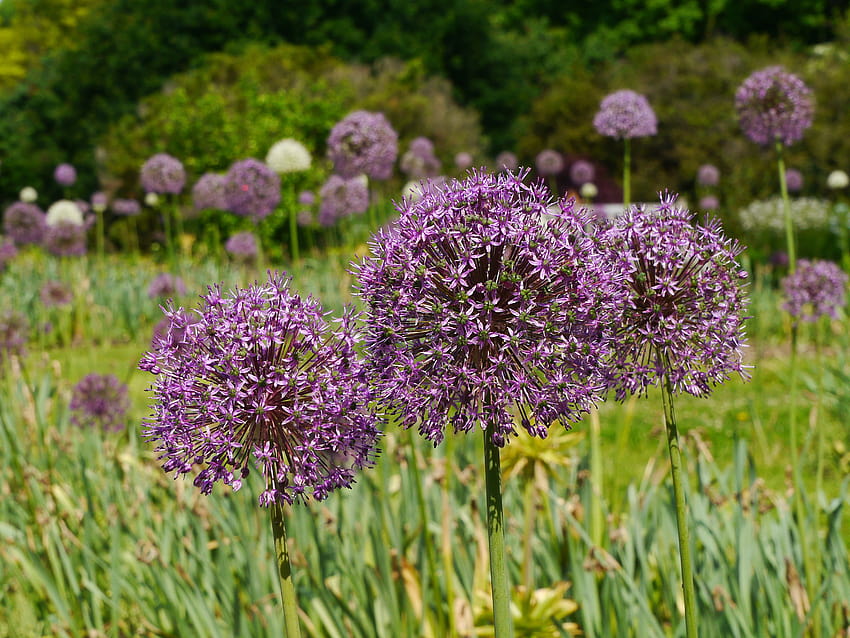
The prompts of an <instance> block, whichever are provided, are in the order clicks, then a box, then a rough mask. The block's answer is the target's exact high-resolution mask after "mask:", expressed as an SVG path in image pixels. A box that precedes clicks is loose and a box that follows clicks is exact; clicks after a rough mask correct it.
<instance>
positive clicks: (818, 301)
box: [782, 259, 847, 321]
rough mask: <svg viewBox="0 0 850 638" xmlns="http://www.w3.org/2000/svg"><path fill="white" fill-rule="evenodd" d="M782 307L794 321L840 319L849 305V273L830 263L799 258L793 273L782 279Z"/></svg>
mask: <svg viewBox="0 0 850 638" xmlns="http://www.w3.org/2000/svg"><path fill="white" fill-rule="evenodd" d="M782 289H783V290H784V291H785V297H786V301H785V303H784V304H783V306H782V307H783V308H784V309H785V310H787V311H788V313H789V314H790V315H791V316H792V317H794V318H795V319H801V320H803V321H817V320H818V319H820V318H821V317H824V316H829V317H832V318H833V319H837V318H838V310H839V309H840V308H843V307H844V306H846V305H847V296H846V295H847V274H846V273H845V272H844V271H843V270H841V268H840V267H839V266H838V264H835V263H833V262H831V261H824V260H821V259H815V260H813V261H809V260H808V259H800V260H799V261H797V269H796V270H795V271H794V273H793V274H790V275H788V276H787V277H785V278H784V279H783V280H782Z"/></svg>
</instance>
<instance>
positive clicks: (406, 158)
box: [401, 137, 441, 179]
mask: <svg viewBox="0 0 850 638" xmlns="http://www.w3.org/2000/svg"><path fill="white" fill-rule="evenodd" d="M440 167H441V164H440V160H439V159H437V156H436V155H435V154H434V143H433V142H432V141H431V140H429V139H428V138H427V137H417V138H415V139H413V140H412V141H411V142H410V148H409V149H408V151H407V152H406V153H405V154H404V155H402V156H401V170H402V172H403V173H404V174H405V175H407V176H408V177H409V178H411V179H422V178H425V177H435V176H437V175H438V174H439V173H440Z"/></svg>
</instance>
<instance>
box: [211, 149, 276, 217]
mask: <svg viewBox="0 0 850 638" xmlns="http://www.w3.org/2000/svg"><path fill="white" fill-rule="evenodd" d="M224 203H225V207H226V208H227V210H229V211H231V212H232V213H236V214H237V215H239V216H241V217H250V218H251V219H252V220H253V221H254V222H255V223H256V222H259V221H261V220H262V219H265V218H266V217H268V216H269V215H271V213H272V211H273V210H274V209H275V208H276V207H277V205H278V204H279V203H280V175H278V174H277V173H275V172H274V171H273V170H272V169H270V168H269V167H268V166H266V165H265V164H263V163H262V162H261V161H259V160H256V159H254V158H251V157H249V158H248V159H244V160H240V161H238V162H235V163H234V164H232V165H231V167H230V169H229V170H228V171H227V175H225V182H224Z"/></svg>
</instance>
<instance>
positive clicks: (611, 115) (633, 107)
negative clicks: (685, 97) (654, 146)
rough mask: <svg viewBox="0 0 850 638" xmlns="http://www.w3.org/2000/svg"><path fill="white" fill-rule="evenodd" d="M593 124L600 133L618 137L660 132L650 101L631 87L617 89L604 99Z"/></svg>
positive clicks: (643, 135) (624, 137)
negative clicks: (630, 88)
mask: <svg viewBox="0 0 850 638" xmlns="http://www.w3.org/2000/svg"><path fill="white" fill-rule="evenodd" d="M593 126H594V128H595V129H596V130H597V132H599V134H600V135H605V136H607V137H615V138H617V139H627V138H632V137H645V136H647V135H655V134H656V133H657V132H658V120H657V119H656V117H655V111H653V110H652V107H651V106H650V105H649V101H648V100H647V99H646V97H645V96H643V95H641V94H640V93H636V92H635V91H631V90H629V89H624V90H622V91H615V92H614V93H611V94H610V95H608V96H606V97H605V98H604V99H603V100H602V102H601V103H600V105H599V111H598V112H597V113H596V115H595V116H594V118H593Z"/></svg>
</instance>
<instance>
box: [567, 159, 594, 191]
mask: <svg viewBox="0 0 850 638" xmlns="http://www.w3.org/2000/svg"><path fill="white" fill-rule="evenodd" d="M595 177H596V169H594V168H593V164H591V163H590V162H588V161H587V160H576V161H575V162H573V165H572V166H570V179H571V180H572V182H573V184H578V185H579V186H584V185H585V184H587V183H588V182H592V181H593V179H594V178H595Z"/></svg>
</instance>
